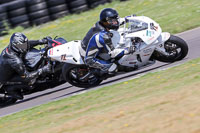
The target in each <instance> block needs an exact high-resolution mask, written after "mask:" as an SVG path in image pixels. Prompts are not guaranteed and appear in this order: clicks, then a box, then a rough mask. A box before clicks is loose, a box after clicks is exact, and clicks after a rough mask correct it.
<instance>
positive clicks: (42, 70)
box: [38, 63, 52, 75]
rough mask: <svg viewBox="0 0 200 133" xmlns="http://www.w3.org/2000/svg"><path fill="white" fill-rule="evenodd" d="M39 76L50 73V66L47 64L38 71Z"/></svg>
mask: <svg viewBox="0 0 200 133" xmlns="http://www.w3.org/2000/svg"><path fill="white" fill-rule="evenodd" d="M38 72H39V75H41V74H44V73H52V65H51V64H50V63H48V64H47V65H45V66H44V67H42V68H40V69H38Z"/></svg>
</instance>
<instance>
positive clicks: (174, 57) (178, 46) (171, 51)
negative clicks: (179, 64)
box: [153, 35, 188, 62]
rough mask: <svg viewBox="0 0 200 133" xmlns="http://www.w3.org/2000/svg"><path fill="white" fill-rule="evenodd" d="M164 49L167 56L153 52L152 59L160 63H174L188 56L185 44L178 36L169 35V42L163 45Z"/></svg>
mask: <svg viewBox="0 0 200 133" xmlns="http://www.w3.org/2000/svg"><path fill="white" fill-rule="evenodd" d="M164 48H165V51H166V52H167V53H168V55H167V56H166V55H163V54H161V53H159V52H157V51H155V52H154V54H153V57H154V59H156V60H158V61H161V62H175V61H179V60H182V59H183V58H184V57H185V56H187V54H188V45H187V43H186V42H185V41H184V40H183V39H181V38H180V37H178V36H174V35H171V36H170V38H169V40H167V41H166V42H165V43H164Z"/></svg>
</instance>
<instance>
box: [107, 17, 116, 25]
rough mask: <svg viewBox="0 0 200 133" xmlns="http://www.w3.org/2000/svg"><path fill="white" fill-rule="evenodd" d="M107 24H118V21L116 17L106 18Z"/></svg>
mask: <svg viewBox="0 0 200 133" xmlns="http://www.w3.org/2000/svg"><path fill="white" fill-rule="evenodd" d="M107 22H108V24H110V25H119V21H118V18H116V17H115V18H108V20H107Z"/></svg>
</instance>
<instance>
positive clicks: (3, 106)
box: [0, 86, 73, 108]
mask: <svg viewBox="0 0 200 133" xmlns="http://www.w3.org/2000/svg"><path fill="white" fill-rule="evenodd" d="M71 87H73V86H68V87H63V88H61V89H58V90H54V91H50V92H47V93H44V94H40V95H37V96H34V97H30V98H27V99H24V100H21V101H18V102H16V103H13V104H9V105H0V108H5V107H9V106H13V105H17V104H21V103H25V102H28V101H31V100H33V99H36V98H39V97H42V96H47V95H50V94H52V93H56V92H59V91H63V90H66V89H69V88H71ZM49 89H54V88H49ZM38 92H40V91H38Z"/></svg>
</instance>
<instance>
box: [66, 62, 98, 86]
mask: <svg viewBox="0 0 200 133" xmlns="http://www.w3.org/2000/svg"><path fill="white" fill-rule="evenodd" d="M88 73H89V69H88V67H86V66H85V65H72V64H65V65H64V67H63V77H64V79H65V80H66V81H67V82H69V83H70V84H71V85H73V86H76V87H81V88H90V87H94V86H97V85H99V84H100V83H101V82H102V80H101V79H100V78H99V77H98V76H96V75H94V74H90V75H89V76H88V77H87V78H83V77H85V76H86V75H88Z"/></svg>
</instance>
